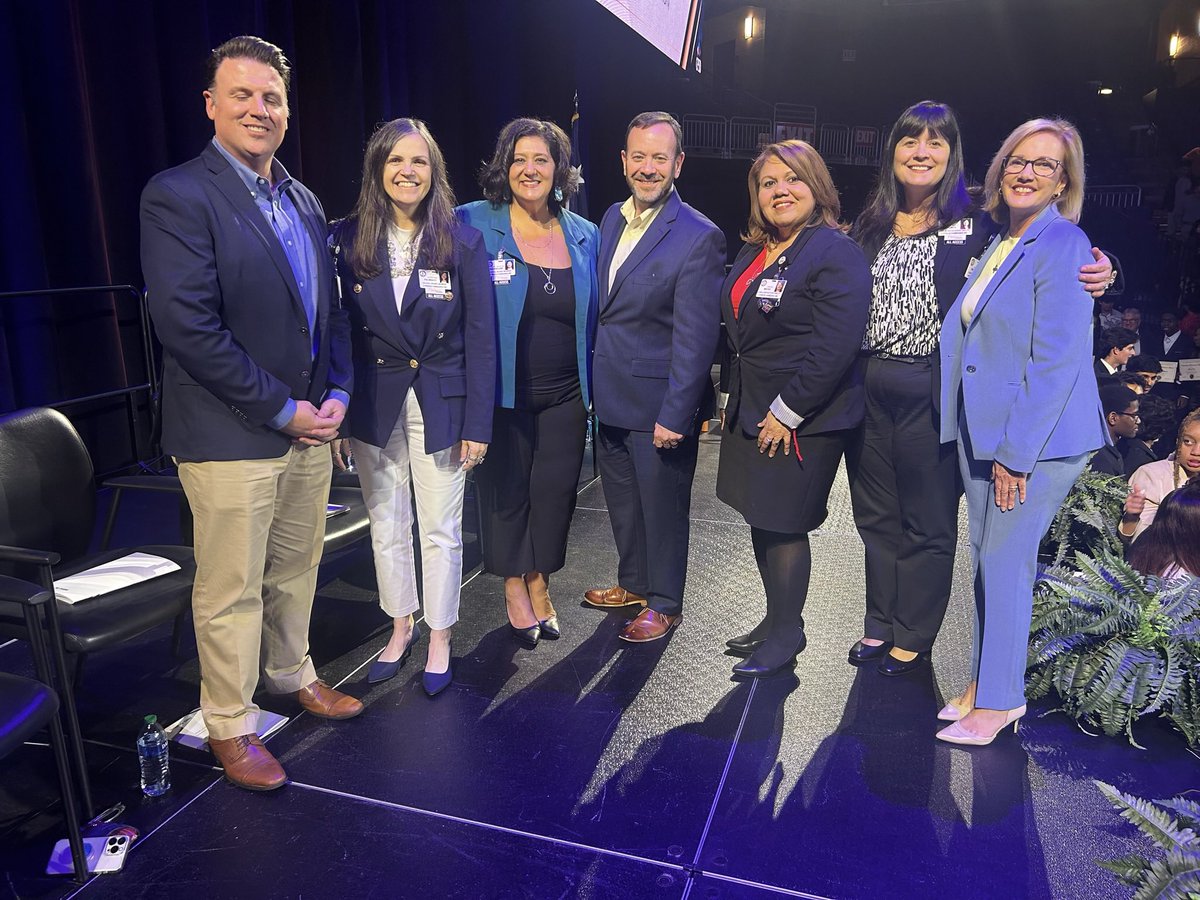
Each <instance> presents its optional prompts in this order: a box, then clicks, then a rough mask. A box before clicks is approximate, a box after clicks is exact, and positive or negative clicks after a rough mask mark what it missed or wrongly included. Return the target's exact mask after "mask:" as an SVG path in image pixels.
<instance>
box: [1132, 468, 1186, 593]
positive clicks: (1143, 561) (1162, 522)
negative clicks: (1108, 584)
mask: <svg viewBox="0 0 1200 900" xmlns="http://www.w3.org/2000/svg"><path fill="white" fill-rule="evenodd" d="M1126 559H1127V560H1128V562H1129V564H1130V565H1131V566H1133V567H1134V568H1135V569H1137V570H1138V571H1139V572H1141V573H1142V574H1144V575H1161V574H1163V573H1164V572H1166V571H1168V570H1169V569H1171V568H1172V567H1173V566H1181V567H1183V568H1184V569H1187V571H1189V572H1191V573H1192V574H1193V575H1200V481H1198V480H1197V479H1195V478H1193V479H1191V480H1190V481H1188V482H1187V483H1186V484H1184V485H1183V487H1179V488H1176V489H1175V490H1173V491H1171V493H1169V494H1167V496H1165V497H1163V498H1162V500H1161V501H1160V502H1159V504H1158V512H1157V513H1156V514H1155V516H1154V521H1153V522H1151V523H1150V524H1149V526H1147V528H1146V530H1145V531H1143V532H1142V533H1141V535H1140V536H1139V537H1138V539H1137V540H1136V541H1134V542H1133V546H1132V547H1130V548H1129V553H1128V554H1127V556H1126Z"/></svg>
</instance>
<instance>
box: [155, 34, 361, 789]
mask: <svg viewBox="0 0 1200 900" xmlns="http://www.w3.org/2000/svg"><path fill="white" fill-rule="evenodd" d="M290 71H291V70H290V67H289V65H288V62H287V59H286V58H285V57H284V55H283V52H282V51H281V50H280V49H279V48H278V47H276V46H275V45H273V44H269V43H267V42H266V41H264V40H262V39H261V38H256V37H239V38H233V39H231V40H229V41H227V42H226V43H224V44H222V45H221V46H220V47H218V48H217V49H216V50H214V51H212V54H211V55H210V56H209V60H208V81H207V90H206V91H205V92H204V97H205V103H206V108H207V112H208V117H209V118H210V119H212V121H213V123H214V130H215V136H214V139H213V141H212V143H211V144H209V145H208V146H207V147H205V148H204V151H203V152H202V153H201V154H200V156H199V157H198V158H196V159H193V160H191V161H190V162H187V163H184V164H183V165H181V166H178V167H176V168H174V169H168V170H167V171H165V172H161V173H159V174H158V175H156V176H155V177H154V178H152V179H151V180H150V183H149V184H147V185H146V189H145V191H144V192H143V193H142V205H141V223H142V268H143V272H144V274H145V277H146V287H147V291H148V296H149V302H150V311H151V314H152V316H153V319H154V326H155V330H156V332H157V334H158V337H159V340H160V341H161V342H162V345H163V351H164V352H163V449H164V450H165V451H166V452H167V453H169V454H170V455H171V456H172V457H173V458H174V459H175V461H176V463H177V464H178V467H179V478H180V481H181V482H182V483H183V489H184V492H185V493H186V494H187V498H188V502H189V504H190V505H191V508H192V515H193V518H194V522H195V544H196V581H195V585H194V588H193V593H192V611H193V616H194V620H195V627H196V645H197V649H198V651H199V656H200V708H201V711H202V712H203V715H204V721H205V724H206V725H207V727H208V735H209V746H210V747H211V748H212V751H213V754H214V755H215V756H216V757H217V759H218V760H219V761H220V763H221V765H222V767H223V768H224V769H225V774H226V777H227V778H229V780H230V781H232V782H233V783H234V784H237V785H239V786H241V787H245V788H248V789H250V790H270V789H272V788H276V787H279V786H280V785H282V784H283V783H284V782H285V781H286V780H287V776H286V775H285V774H284V771H283V769H282V768H281V767H280V765H279V763H278V762H277V761H276V760H275V758H274V757H273V756H272V755H271V753H270V752H269V751H268V750H267V749H266V748H265V747H263V745H262V743H261V741H259V739H258V736H257V734H256V733H255V731H256V719H257V712H258V707H257V706H256V705H255V704H254V700H253V695H254V691H255V688H256V687H257V685H258V680H259V674H260V669H261V673H262V675H263V677H264V680H265V682H266V686H267V688H268V689H269V690H271V691H272V692H276V693H291V694H294V695H295V696H296V698H297V700H298V701H299V702H300V704H301V706H303V707H304V708H305V709H306V710H308V711H309V712H311V713H313V714H314V715H318V716H323V717H326V718H334V719H343V718H349V717H351V716H355V715H358V713H360V712H361V711H362V704H361V703H359V702H358V701H357V700H355V699H354V698H352V697H349V696H347V695H345V694H341V693H338V692H337V691H334V690H332V689H331V688H329V687H328V686H327V685H325V684H324V683H323V682H321V681H319V680H318V679H317V674H316V670H315V669H314V667H313V664H312V660H311V659H310V658H309V655H308V627H309V616H310V613H311V611H312V601H313V593H314V591H315V589H316V569H317V563H318V562H319V561H320V558H321V546H322V541H323V539H324V534H325V505H326V502H327V500H328V495H329V479H330V473H331V471H332V463H331V458H330V452H329V447H328V444H327V442H328V441H330V440H332V439H333V438H334V437H335V436H336V435H337V431H338V427H339V425H340V424H341V421H342V418H343V416H344V415H345V411H346V406H347V404H348V403H349V392H350V389H351V368H350V342H349V327H348V325H347V322H346V318H345V314H344V313H343V312H342V310H341V309H340V308H338V304H336V303H335V300H334V296H333V265H332V259H331V258H330V255H329V253H328V252H327V251H326V249H325V233H326V223H325V214H324V212H323V211H322V209H321V205H320V203H319V202H318V201H317V198H316V197H314V196H313V195H312V193H311V192H309V191H308V190H307V189H306V188H305V187H304V186H303V185H301V184H300V183H299V182H298V181H296V180H294V179H292V178H291V177H290V176H289V175H288V173H287V171H286V170H285V169H284V168H283V166H282V165H280V164H279V162H278V161H276V160H275V151H276V150H277V149H278V147H279V144H280V142H281V141H282V140H283V136H284V134H285V132H286V131H287V122H288V105H287V85H288V80H289V75H290Z"/></svg>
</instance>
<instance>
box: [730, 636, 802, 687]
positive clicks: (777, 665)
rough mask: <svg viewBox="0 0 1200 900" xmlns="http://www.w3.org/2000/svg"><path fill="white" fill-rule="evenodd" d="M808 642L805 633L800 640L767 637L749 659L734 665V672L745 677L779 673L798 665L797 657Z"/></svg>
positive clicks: (768, 676) (768, 675) (760, 676)
mask: <svg viewBox="0 0 1200 900" xmlns="http://www.w3.org/2000/svg"><path fill="white" fill-rule="evenodd" d="M807 643H808V641H807V640H806V639H805V637H804V635H803V634H801V635H800V638H799V640H798V641H797V640H796V639H795V638H791V639H782V640H772V639H771V638H767V640H765V641H763V642H762V645H761V646H760V647H759V648H758V649H757V650H755V651H754V654H753V655H752V656H751V657H750V658H749V659H748V660H746V661H745V662H741V663H738V664H737V665H736V666H734V667H733V674H734V675H741V676H742V677H743V678H770V677H771V676H772V675H778V674H779V673H780V672H782V671H784V670H785V669H790V668H791V667H792V666H794V665H796V657H797V656H799V655H800V652H801V651H802V650H803V649H804V647H805V645H806V644H807Z"/></svg>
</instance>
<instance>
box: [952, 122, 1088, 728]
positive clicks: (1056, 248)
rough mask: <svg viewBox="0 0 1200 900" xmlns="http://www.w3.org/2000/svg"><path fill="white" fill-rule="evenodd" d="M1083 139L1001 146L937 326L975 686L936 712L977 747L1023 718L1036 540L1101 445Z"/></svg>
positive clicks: (1026, 139)
mask: <svg viewBox="0 0 1200 900" xmlns="http://www.w3.org/2000/svg"><path fill="white" fill-rule="evenodd" d="M1083 172H1084V168H1083V142H1082V141H1081V140H1080V137H1079V132H1078V131H1076V129H1075V127H1074V126H1073V125H1071V124H1070V123H1069V122H1065V121H1062V120H1061V119H1033V120H1031V121H1028V122H1025V123H1024V124H1022V125H1020V126H1019V127H1017V128H1016V129H1015V130H1014V131H1013V132H1012V133H1011V134H1010V135H1009V136H1008V137H1007V138H1006V139H1005V141H1004V143H1003V144H1002V145H1001V147H1000V150H999V152H998V153H997V154H996V156H995V157H994V158H993V160H992V164H991V166H989V168H988V172H987V178H986V180H985V183H984V193H985V203H984V209H985V210H986V211H987V212H989V213H990V214H991V215H992V218H993V219H995V221H996V222H997V223H998V224H999V225H1000V226H1001V227H1002V229H1003V230H1002V232H1001V234H999V235H997V236H996V237H995V238H993V239H992V241H991V243H990V244H989V245H988V247H987V249H986V250H985V252H984V254H983V256H982V258H981V259H980V262H979V264H978V265H977V266H975V269H974V271H973V273H972V275H971V278H970V280H969V281H968V282H967V284H966V286H965V287H964V288H963V289H962V291H961V292H960V293H959V295H958V299H957V300H955V301H954V306H953V307H951V309H950V312H949V313H948V314H947V316H946V319H945V322H943V324H942V329H941V348H940V352H941V363H942V390H941V409H942V421H941V433H942V439H943V440H947V441H949V440H957V443H958V459H959V466H960V470H961V473H962V479H963V484H964V487H965V489H966V495H967V513H968V516H969V521H970V534H971V557H972V566H973V570H974V578H973V583H974V585H975V610H976V616H975V641H974V652H973V657H972V661H971V672H972V675H973V678H972V680H971V682H970V684H968V686H967V687H966V689H965V690H964V691H963V692H962V693H961V694H959V695H958V696H957V697H956V698H954V699H953V700H951V701H950V703H949V704H947V706H946V707H945V708H944V709H943V710H942V711H941V712H940V713H939V714H938V718H941V719H945V720H951V724H950V725H949V726H947V727H946V728H943V729H942V730H941V731H940V732H938V735H937V736H938V738H939V739H941V740H943V741H948V742H950V743H953V744H962V745H982V744H989V743H991V742H992V740H993V739H994V738H995V737H996V735H997V734H998V733H999V732H1000V731H1001V730H1002V729H1003V728H1004V727H1005V726H1007V725H1014V726H1015V725H1016V723H1017V721H1018V720H1019V719H1020V718H1021V716H1023V715H1024V714H1025V678H1024V675H1025V658H1026V647H1027V644H1028V638H1029V622H1030V618H1031V616H1032V609H1033V583H1034V578H1035V575H1036V568H1037V551H1038V543H1039V542H1040V540H1041V538H1042V535H1044V534H1045V532H1046V529H1047V528H1049V526H1050V522H1051V520H1052V519H1053V517H1054V513H1055V511H1056V510H1057V509H1058V508H1059V506H1061V505H1062V502H1063V501H1064V500H1065V499H1066V497H1067V493H1068V492H1069V491H1070V489H1071V485H1073V484H1074V483H1075V480H1076V479H1077V478H1078V477H1079V474H1080V472H1082V471H1083V468H1084V466H1085V465H1086V464H1087V460H1088V456H1089V454H1090V453H1091V452H1092V451H1093V450H1096V449H1097V448H1099V447H1103V446H1104V445H1105V444H1106V442H1107V439H1108V435H1107V431H1106V428H1105V424H1104V415H1103V412H1102V410H1101V406H1100V398H1099V395H1098V393H1097V389H1096V379H1095V377H1094V376H1093V375H1092V356H1091V352H1092V347H1091V327H1090V326H1091V314H1092V310H1091V304H1089V303H1086V302H1082V298H1080V297H1079V286H1078V281H1077V273H1078V270H1079V267H1080V266H1081V265H1083V264H1085V263H1086V262H1087V261H1088V260H1089V259H1090V256H1091V254H1090V250H1089V248H1090V244H1089V242H1088V240H1087V236H1086V235H1084V233H1083V232H1082V231H1081V230H1080V229H1079V227H1078V226H1077V225H1076V224H1075V223H1076V222H1078V220H1079V214H1080V211H1081V210H1082V207H1083V187H1084V180H1083V179H1084V176H1083Z"/></svg>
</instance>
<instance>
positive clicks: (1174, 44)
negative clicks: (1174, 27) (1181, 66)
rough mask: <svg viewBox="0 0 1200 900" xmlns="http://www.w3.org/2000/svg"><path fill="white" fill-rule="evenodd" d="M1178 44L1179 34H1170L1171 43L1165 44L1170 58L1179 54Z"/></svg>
mask: <svg viewBox="0 0 1200 900" xmlns="http://www.w3.org/2000/svg"><path fill="white" fill-rule="evenodd" d="M1179 44H1180V41H1179V35H1178V34H1173V35H1171V43H1170V44H1168V45H1167V54H1168V55H1169V56H1170V57H1171V59H1174V58H1175V57H1176V56H1178V55H1179Z"/></svg>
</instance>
